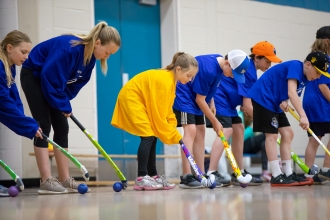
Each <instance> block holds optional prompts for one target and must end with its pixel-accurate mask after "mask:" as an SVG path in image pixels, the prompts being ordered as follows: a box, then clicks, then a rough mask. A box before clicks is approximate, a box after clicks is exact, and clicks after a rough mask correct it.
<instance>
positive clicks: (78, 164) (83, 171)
mask: <svg viewBox="0 0 330 220" xmlns="http://www.w3.org/2000/svg"><path fill="white" fill-rule="evenodd" d="M41 135H42V137H43V138H44V139H45V140H46V141H47V142H48V143H50V144H52V145H53V146H54V147H56V148H57V149H58V150H60V151H61V152H62V153H63V154H64V155H65V156H66V157H68V158H69V159H70V160H71V161H72V162H73V163H74V164H75V165H76V166H77V167H78V168H79V169H80V171H81V173H82V174H83V175H82V176H83V178H84V179H85V181H86V182H87V181H89V174H88V171H87V169H86V168H85V167H84V166H83V165H82V164H81V163H80V162H79V161H78V160H77V159H76V158H74V157H73V156H72V155H71V154H70V153H69V152H68V151H66V150H64V149H63V148H62V147H61V146H60V145H58V144H56V143H55V142H54V141H52V140H51V139H49V138H48V137H47V136H46V135H45V134H44V133H41Z"/></svg>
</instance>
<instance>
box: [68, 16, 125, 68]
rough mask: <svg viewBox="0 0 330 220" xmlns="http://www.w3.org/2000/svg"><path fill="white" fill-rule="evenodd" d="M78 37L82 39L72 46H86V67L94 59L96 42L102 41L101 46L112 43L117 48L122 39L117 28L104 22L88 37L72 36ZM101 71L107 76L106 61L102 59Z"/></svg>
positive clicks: (73, 42)
mask: <svg viewBox="0 0 330 220" xmlns="http://www.w3.org/2000/svg"><path fill="white" fill-rule="evenodd" d="M70 35H73V36H76V37H78V38H79V39H80V41H76V40H74V41H72V42H71V44H72V46H76V45H79V44H83V45H85V50H84V65H86V64H87V63H88V62H89V61H90V60H91V58H92V55H93V52H94V45H95V41H96V40H98V39H100V41H101V45H107V44H109V43H111V42H113V43H114V44H116V46H118V47H120V45H121V39H120V35H119V33H118V31H117V30H116V28H114V27H111V26H108V24H107V23H106V22H104V21H102V22H99V23H98V24H97V25H95V27H94V28H93V29H92V30H91V31H90V32H89V34H88V35H84V34H70ZM101 69H102V72H103V73H104V74H106V72H107V70H108V66H107V61H106V59H101Z"/></svg>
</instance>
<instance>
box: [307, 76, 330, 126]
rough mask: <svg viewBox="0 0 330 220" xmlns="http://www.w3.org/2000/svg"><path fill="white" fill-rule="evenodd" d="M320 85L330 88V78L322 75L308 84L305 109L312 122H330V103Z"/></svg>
mask: <svg viewBox="0 0 330 220" xmlns="http://www.w3.org/2000/svg"><path fill="white" fill-rule="evenodd" d="M328 71H329V70H328ZM320 84H326V85H327V86H328V87H329V88H330V78H328V77H325V76H323V75H322V76H321V77H320V78H319V79H316V80H313V81H312V82H310V83H308V85H307V86H306V89H305V93H304V98H303V108H304V110H305V112H306V115H307V118H308V120H309V121H310V122H330V102H329V101H328V100H327V99H326V98H325V97H324V95H323V94H322V92H321V90H320V89H319V85H320Z"/></svg>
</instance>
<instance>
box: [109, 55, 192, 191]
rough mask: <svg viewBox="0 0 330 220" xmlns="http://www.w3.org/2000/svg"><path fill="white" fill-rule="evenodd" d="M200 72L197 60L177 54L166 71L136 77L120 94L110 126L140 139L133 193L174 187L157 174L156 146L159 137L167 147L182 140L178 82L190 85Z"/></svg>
mask: <svg viewBox="0 0 330 220" xmlns="http://www.w3.org/2000/svg"><path fill="white" fill-rule="evenodd" d="M197 71H198V63H197V61H196V59H195V58H194V57H193V56H191V55H189V54H185V53H183V52H178V53H176V54H175V55H174V57H173V60H172V63H171V64H170V65H168V66H167V67H166V68H164V69H157V70H147V71H145V72H142V73H139V74H137V75H136V76H134V77H133V78H132V79H131V80H130V81H128V82H127V83H126V84H125V86H124V87H123V88H122V89H121V91H120V92H119V95H118V99H117V103H116V106H115V110H114V113H113V116H112V121H111V124H112V125H113V126H115V127H117V128H120V129H123V130H125V131H127V132H129V133H131V134H133V135H136V136H140V138H141V142H140V146H139V149H138V154H137V156H138V177H137V178H136V180H135V185H134V190H157V189H172V188H174V187H175V184H171V183H169V182H167V180H166V178H165V177H164V176H159V175H158V174H157V170H156V143H157V138H159V139H160V140H161V141H162V142H164V143H165V144H177V143H179V141H180V140H181V139H182V136H181V135H180V133H179V132H178V131H177V129H176V124H177V121H176V118H175V114H174V113H173V109H172V106H173V102H174V98H175V89H176V83H177V82H178V81H179V83H181V84H186V83H188V82H190V81H191V80H192V79H193V77H194V76H195V75H196V73H197Z"/></svg>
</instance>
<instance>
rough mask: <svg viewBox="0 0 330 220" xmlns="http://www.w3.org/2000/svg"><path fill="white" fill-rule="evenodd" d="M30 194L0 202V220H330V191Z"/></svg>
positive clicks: (265, 188) (30, 191) (101, 189)
mask: <svg viewBox="0 0 330 220" xmlns="http://www.w3.org/2000/svg"><path fill="white" fill-rule="evenodd" d="M36 192H37V189H26V190H25V191H24V192H22V193H21V194H19V195H18V196H17V197H15V198H8V197H6V198H0V219H1V220H7V219H15V220H18V219H27V220H48V219H60V220H73V219H74V220H84V219H86V220H87V219H89V220H95V219H120V220H133V219H139V220H148V219H151V220H154V219H169V220H181V219H189V220H193V219H210V220H211V219H228V220H236V219H242V220H243V219H274V220H275V219H276V220H282V219H283V220H284V219H285V220H287V219H299V220H304V219H308V220H317V219H320V220H321V219H322V220H325V219H330V217H329V216H330V185H323V186H316V185H314V186H310V187H309V186H301V187H282V188H279V187H277V188H275V187H273V188H272V187H270V186H269V184H266V183H265V184H263V185H262V186H255V187H252V186H250V187H247V188H245V189H243V188H241V187H237V186H235V187H234V186H230V187H226V188H218V189H214V190H210V189H196V190H183V189H180V188H178V186H177V187H176V188H175V189H173V190H168V191H165V190H159V191H147V192H146V191H141V192H137V191H134V190H133V189H132V186H129V188H128V189H127V190H126V191H121V192H119V193H116V192H114V191H113V190H112V187H111V186H109V187H91V193H88V194H85V195H81V194H66V195H55V196H54V195H43V196H38V195H37V193H36Z"/></svg>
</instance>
